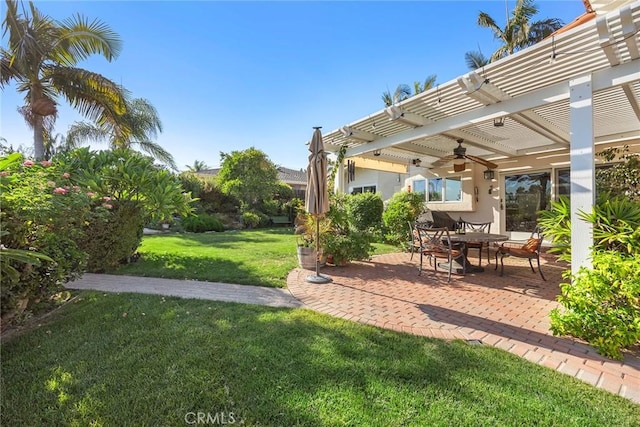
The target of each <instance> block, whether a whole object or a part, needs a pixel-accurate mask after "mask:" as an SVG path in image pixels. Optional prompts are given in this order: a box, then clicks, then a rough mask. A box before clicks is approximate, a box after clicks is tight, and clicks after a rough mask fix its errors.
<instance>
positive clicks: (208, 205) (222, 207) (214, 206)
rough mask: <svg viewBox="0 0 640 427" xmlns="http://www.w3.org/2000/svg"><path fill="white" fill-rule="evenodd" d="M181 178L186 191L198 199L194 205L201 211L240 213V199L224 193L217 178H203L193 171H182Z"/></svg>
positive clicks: (209, 212)
mask: <svg viewBox="0 0 640 427" xmlns="http://www.w3.org/2000/svg"><path fill="white" fill-rule="evenodd" d="M179 178H180V181H181V183H182V187H183V189H184V191H185V192H187V193H189V192H190V193H191V195H192V196H193V197H194V198H197V199H198V200H197V201H196V202H195V203H194V206H195V207H196V209H197V210H198V211H199V212H205V213H208V214H214V213H215V214H217V213H224V214H229V215H237V214H238V209H239V206H240V200H238V199H237V198H236V197H234V196H231V195H229V194H224V193H223V192H222V190H221V189H220V188H219V187H218V185H217V183H216V180H215V178H212V177H207V178H202V177H199V176H197V175H195V174H193V173H182V174H180V176H179Z"/></svg>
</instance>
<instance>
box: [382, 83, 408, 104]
mask: <svg viewBox="0 0 640 427" xmlns="http://www.w3.org/2000/svg"><path fill="white" fill-rule="evenodd" d="M410 96H411V88H410V87H409V86H408V85H406V84H399V85H398V87H397V88H396V91H395V92H394V93H393V96H392V95H391V93H390V92H389V91H388V90H387V91H386V92H383V93H382V102H384V105H386V106H387V107H389V106H391V105H393V104H397V103H398V102H400V101H404V100H405V99H407V98H409V97H410Z"/></svg>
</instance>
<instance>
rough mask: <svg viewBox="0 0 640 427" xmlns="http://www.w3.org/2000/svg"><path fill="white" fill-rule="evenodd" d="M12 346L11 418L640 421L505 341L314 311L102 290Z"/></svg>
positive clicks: (5, 405)
mask: <svg viewBox="0 0 640 427" xmlns="http://www.w3.org/2000/svg"><path fill="white" fill-rule="evenodd" d="M151 240H155V239H151ZM1 356H2V377H1V387H2V390H1V391H2V393H1V408H0V409H1V412H2V425H7V426H18V425H29V426H41V425H42V426H44V425H47V426H49V425H80V426H85V425H96V426H100V425H104V426H134V425H135V426H180V425H188V424H187V421H194V420H195V418H194V417H196V416H197V415H195V413H197V412H201V413H203V414H207V413H208V414H209V415H210V416H211V417H214V416H215V415H217V416H218V417H219V418H218V421H221V419H222V418H220V417H221V416H223V417H226V420H227V421H230V417H231V416H232V417H233V419H234V421H235V422H236V424H237V425H240V422H244V425H249V426H254V425H260V426H294V425H295V426H314V427H315V426H345V425H349V426H438V425H442V426H465V425H468V426H524V425H527V426H528V425H538V426H547V425H549V426H550V425H555V426H581V427H582V426H597V427H601V426H632V425H636V426H637V425H639V424H640V415H639V414H640V408H639V407H638V406H637V405H634V404H632V403H631V402H629V401H628V400H626V399H624V398H621V397H619V396H615V395H612V394H610V393H607V392H605V391H602V390H599V389H596V388H594V387H591V386H589V385H587V384H584V383H582V382H581V381H579V380H576V379H575V378H572V377H569V376H567V375H563V374H560V373H558V372H555V371H553V370H550V369H547V368H544V367H541V366H538V365H535V364H532V363H530V362H527V361H526V360H523V359H521V358H519V357H517V356H514V355H511V354H509V353H506V352H504V351H502V350H499V349H496V348H492V347H477V346H470V345H468V344H466V343H464V342H461V341H454V342H447V341H441V340H435V339H428V338H423V337H417V336H412V335H406V334H401V333H396V332H392V331H387V330H383V329H378V328H374V327H369V326H366V325H361V324H357V323H352V322H348V321H345V320H341V319H335V318H332V317H329V316H325V315H321V314H317V313H314V312H311V311H308V310H303V309H276V308H268V307H259V306H252V305H239V304H224V303H217V302H211V301H202V300H185V299H178V298H163V297H159V296H152V295H132V294H120V295H117V294H103V293H95V292H89V293H84V294H81V298H80V299H79V300H76V301H74V302H72V303H70V304H69V305H67V306H66V307H64V308H62V309H61V310H60V311H59V312H57V313H56V314H54V315H53V316H51V317H50V318H48V320H47V321H46V322H45V323H43V324H42V325H41V326H39V327H36V328H35V329H34V330H32V331H29V332H26V333H23V334H21V335H18V336H15V337H13V338H11V339H9V340H5V342H3V345H2V348H1ZM191 413H193V414H191ZM221 414H222V415H221ZM185 417H187V420H185Z"/></svg>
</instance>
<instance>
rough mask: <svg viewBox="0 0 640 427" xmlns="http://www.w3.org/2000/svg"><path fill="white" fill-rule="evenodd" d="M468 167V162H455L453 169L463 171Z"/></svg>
mask: <svg viewBox="0 0 640 427" xmlns="http://www.w3.org/2000/svg"><path fill="white" fill-rule="evenodd" d="M466 168H467V164H466V163H460V164H457V163H454V164H453V171H454V172H463V171H464V170H465V169H466Z"/></svg>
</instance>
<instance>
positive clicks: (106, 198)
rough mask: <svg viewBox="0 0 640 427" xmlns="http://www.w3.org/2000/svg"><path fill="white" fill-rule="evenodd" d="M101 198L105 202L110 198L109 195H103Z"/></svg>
mask: <svg viewBox="0 0 640 427" xmlns="http://www.w3.org/2000/svg"><path fill="white" fill-rule="evenodd" d="M102 200H104V201H105V202H108V201H110V200H111V197H109V196H104V197H103V198H102Z"/></svg>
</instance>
